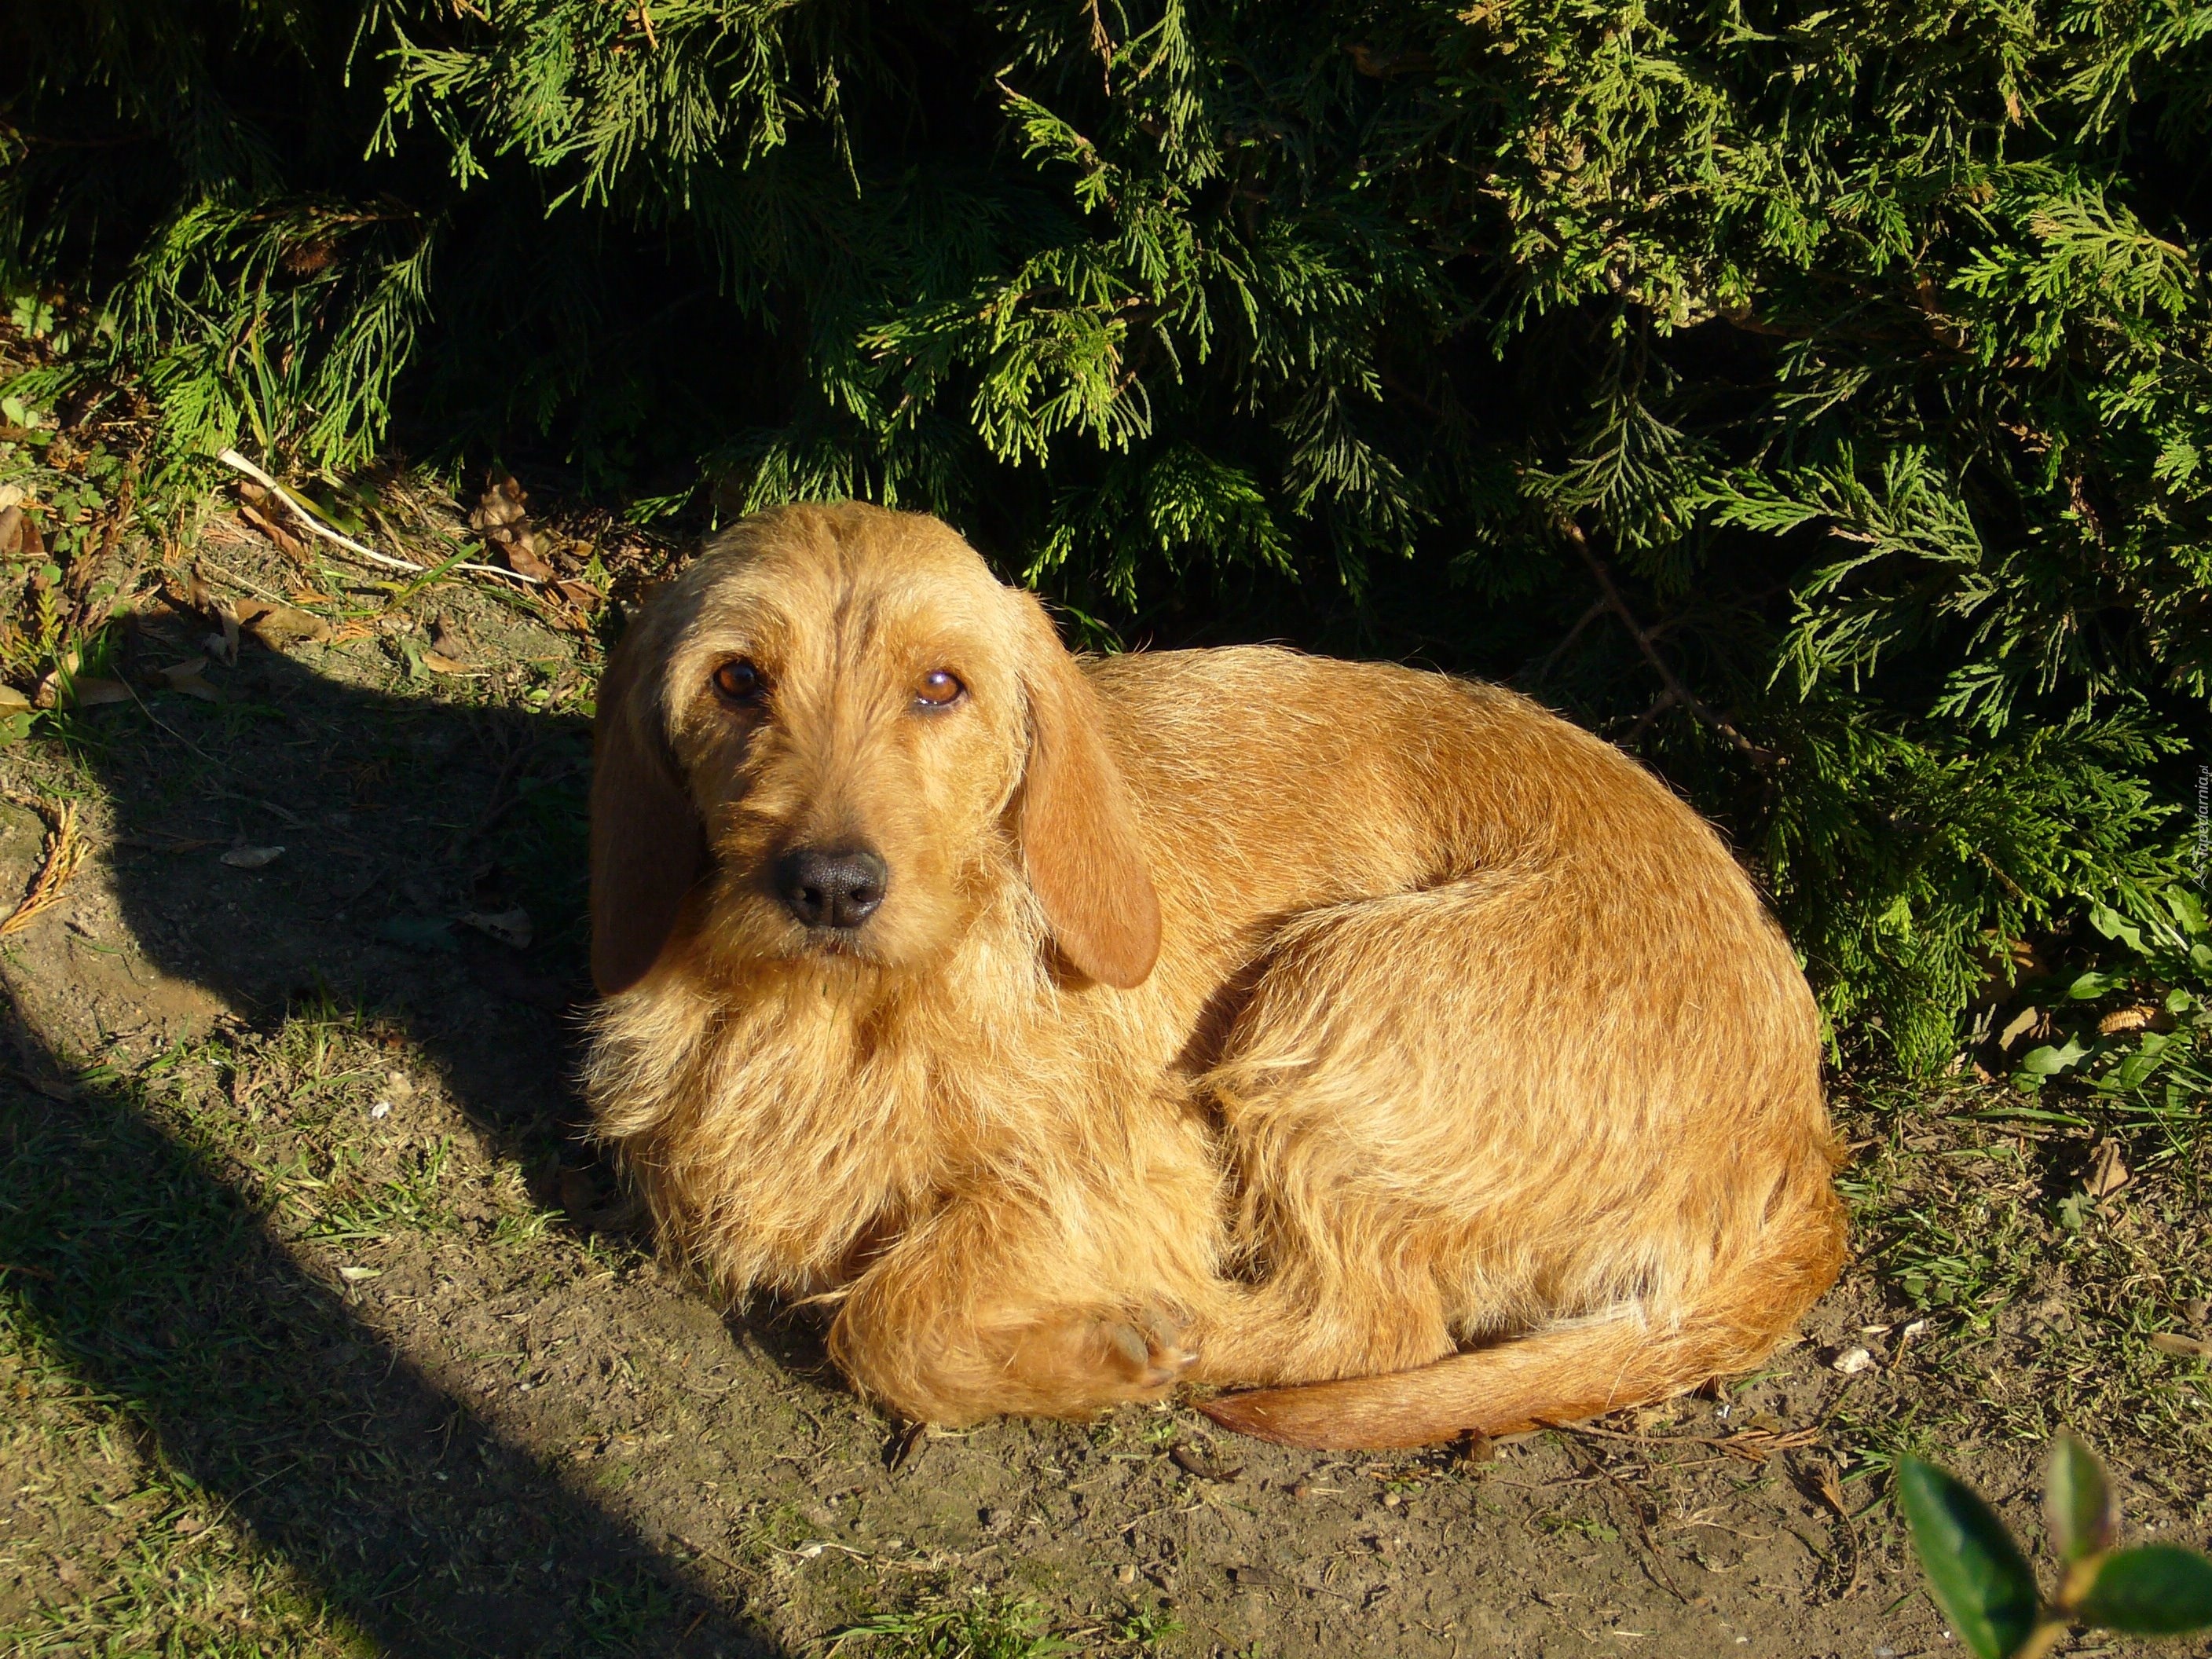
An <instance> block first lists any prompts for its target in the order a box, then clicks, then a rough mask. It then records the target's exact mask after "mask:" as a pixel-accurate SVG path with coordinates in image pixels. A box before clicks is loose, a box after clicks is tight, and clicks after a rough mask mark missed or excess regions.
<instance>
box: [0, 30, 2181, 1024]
mask: <svg viewBox="0 0 2212 1659" xmlns="http://www.w3.org/2000/svg"><path fill="white" fill-rule="evenodd" d="M7 27H8V31H9V34H8V38H9V39H10V40H12V41H13V43H14V44H13V46H12V48H11V50H10V51H9V52H4V53H0V59H4V60H6V61H9V62H10V63H12V65H13V67H12V68H7V69H0V77H5V78H6V82H7V84H5V85H0V166H4V173H0V277H4V279H5V280H6V282H7V283H9V285H10V286H12V287H14V288H15V289H22V288H24V287H25V286H27V285H33V284H37V285H65V286H66V287H67V288H68V289H70V291H71V292H73V293H75V294H76V295H81V296H84V297H87V298H88V299H90V300H91V301H94V303H95V304H96V305H97V307H98V308H99V310H100V315H101V318H102V323H101V329H102V332H101V335H100V338H101V340H102V342H103V350H104V352H105V354H106V362H105V365H104V367H105V368H107V369H112V368H117V367H122V368H129V369H130V370H131V371H132V372H135V373H137V374H143V376H144V377H145V378H146V380H147V381H148V383H149V386H151V387H152V389H153V390H154V391H155V392H156V394H157V395H158V397H159V398H161V400H162V402H163V404H164V406H165V408H166V409H167V416H168V422H167V435H168V441H169V442H170V444H171V446H172V448H173V454H174V456H176V457H182V456H186V455H189V454H191V453H204V452H205V451H206V450H207V449H209V448H210V447H220V444H221V443H222V442H236V443H240V444H242V445H244V446H246V447H248V448H251V449H253V450H255V451H256V452H257V453H265V454H268V455H271V456H273V457H275V458H276V461H277V462H278V463H279V464H281V465H287V466H290V467H293V468H312V467H328V468H334V469H344V468H348V467H351V466H356V465H359V464H360V463H362V461H363V460H365V459H367V458H368V457H369V456H370V455H372V454H374V453H378V452H380V451H381V450H383V449H386V448H387V447H391V446H392V445H394V444H400V445H404V446H406V447H409V448H410V449H411V450H412V451H413V452H414V453H418V454H422V453H429V454H435V455H441V456H445V457H449V458H453V459H464V458H466V459H481V458H482V457H483V456H485V455H486V454H488V453H492V452H494V451H499V452H501V453H507V454H508V455H511V456H515V457H519V458H527V457H534V458H536V459H537V460H538V463H539V464H540V465H544V466H546V467H557V468H564V469H567V474H568V477H571V478H572V479H573V480H574V483H576V485H577V486H578V487H580V488H582V489H590V490H594V491H602V492H614V493H619V494H620V495H623V497H624V498H625V499H627V500H628V501H630V502H632V503H633V504H634V508H635V511H637V512H639V513H652V512H656V511H675V510H678V509H679V508H682V507H686V506H689V507H690V508H692V509H693V510H695V511H702V512H703V511H705V510H708V507H709V504H710V503H711V504H712V507H713V508H714V510H717V511H720V512H724V513H727V512H730V511H735V510H741V509H744V508H746V507H756V506H760V505H763V504H767V503H770V502H775V501H784V500H789V499H793V498H797V497H807V496H818V495H844V494H853V495H864V496H867V497H871V498H872V499H876V500H879V501H885V502H888V503H891V504H895V505H908V506H915V507H928V508H931V509H933V510H935V511H938V512H940V513H945V514H946V515H947V516H948V517H950V518H951V520H953V521H954V522H955V523H956V524H957V525H959V526H962V527H963V529H964V530H966V531H967V532H969V534H970V536H971V537H972V538H974V539H975V540H976V541H977V543H978V544H979V545H981V546H982V547H983V548H984V549H985V550H987V552H988V553H990V554H991V555H992V556H994V558H996V559H997V560H998V561H999V562H1000V564H1001V566H1002V567H1003V568H1006V570H1007V571H1008V573H1009V574H1013V575H1017V576H1026V577H1027V578H1028V579H1030V580H1032V581H1034V582H1036V584H1038V585H1039V586H1042V587H1044V588H1045V589H1046V590H1048V592H1053V593H1054V594H1055V595H1056V596H1057V597H1059V598H1060V599H1063V600H1064V601H1065V602H1066V604H1067V605H1068V606H1069V607H1070V608H1071V609H1072V610H1073V611H1074V612H1076V613H1077V615H1078V616H1079V617H1081V618H1083V619H1085V624H1086V625H1087V626H1090V627H1091V628H1093V629H1096V630H1102V631H1109V632H1111V631H1118V632H1119V633H1120V634H1121V635H1122V636H1124V637H1128V638H1139V637H1146V638H1161V639H1176V638H1188V639H1190V640H1193V641H1215V640H1220V639H1225V638H1231V637H1237V636H1240V635H1241V636H1264V635H1276V636H1281V635H1288V636H1290V637H1292V638H1295V639H1297V640H1299V641H1302V642H1306V643H1310V644H1313V645H1316V646H1321V647H1330V648H1338V649H1355V650H1365V651H1369V652H1375V653H1394V654H1401V655H1409V656H1419V657H1421V658H1423V659H1427V660H1431V661H1435V662H1438V663H1441V664H1443V665H1448V666H1451V667H1454V668H1460V669H1465V670H1468V671H1475V672H1480V673H1486V674H1489V675H1492V676H1494V677H1498V678H1512V679H1514V680H1515V682H1516V684H1521V685H1522V686H1523V687H1524V688H1525V689H1527V690H1530V691H1531V692H1532V693H1534V695H1537V696H1541V697H1543V698H1545V699H1546V700H1547V701H1549V702H1553V703H1554V704H1555V705H1558V706H1560V707H1562V708H1566V709H1567V710H1569V711H1570V712H1571V713H1573V714H1576V715H1577V717H1578V718H1581V719H1583V720H1586V721H1589V722H1590V723H1592V724H1594V725H1596V726H1599V727H1600V729H1601V730H1604V731H1605V732H1607V733H1608V735H1611V736H1613V737H1614V738H1618V739H1620V740H1621V741H1624V742H1626V743H1628V744H1630V745H1631V746H1632V747H1634V748H1636V749H1638V750H1640V751H1641V752H1643V753H1644V755H1645V756H1646V757H1648V758H1650V760H1652V761H1653V763H1655V764H1656V765H1657V766H1659V767H1660V768H1661V769H1662V771H1664V772H1666V773H1667V774H1668V775H1669V776H1670V777H1671V778H1672V779H1673V780H1674V781H1676V783H1677V784H1678V785H1679V786H1680V787H1683V788H1685V789H1686V791H1688V792H1689V793H1692V795H1693V796H1694V797H1695V798H1696V799H1698V800H1699V803H1700V804H1701V805H1704V806H1705V807H1706V808H1708V809H1709V810H1711V811H1714V812H1715V813H1717V815H1718V816H1719V817H1721V818H1722V820H1723V823H1725V824H1726V825H1727V826H1728V828H1729V831H1730V833H1731V834H1732V835H1733V836H1735V839H1736V842H1737V845H1738V848H1739V849H1740V850H1741V852H1742V853H1743V854H1744V855H1745V856H1746V858H1747V860H1749V861H1750V862H1752V863H1753V865H1754V866H1756V867H1757V868H1758V870H1759V872H1760V873H1761V875H1762V877H1763V878H1764V879H1765V882H1766V883H1767V884H1768V885H1769V887H1770V890H1771V892H1772V894H1773V896H1774V898H1775V901H1776V902H1777V904H1778V908H1779V909H1780V910H1781V912H1782V914H1783V916H1784V920H1785V921H1786V922H1787V924H1788V926H1789V927H1790V931H1791V933H1792V936H1793V938H1794V939H1796V942H1797V944H1798V945H1799V947H1800V949H1801V951H1802V952H1803V954H1804V956H1805V957H1806V958H1807V961H1808V966H1809V968H1810V969H1811V970H1812V972H1813V974H1814V977H1815V979H1816V981H1817V982H1818V983H1819V984H1820V987H1821V989H1822V994H1823V996H1824V998H1825V1000H1826V1006H1827V1007H1828V1008H1829V1010H1830V1012H1831V1013H1832V1015H1833V1016H1835V1017H1836V1018H1837V1019H1838V1029H1839V1030H1840V1031H1842V1032H1843V1033H1844V1036H1845V1037H1846V1039H1847V1040H1863V1041H1865V1042H1870V1043H1874V1044H1876V1045H1879V1046H1881V1047H1882V1048H1886V1049H1887V1051H1888V1052H1889V1053H1891V1054H1893V1055H1894V1056H1895V1057H1896V1058H1898V1059H1899V1060H1901V1061H1903V1062H1904V1063H1905V1064H1906V1065H1908V1066H1930V1065H1934V1064H1936V1063H1938V1062H1940V1061H1942V1060H1945V1059H1947V1058H1948V1056H1949V1055H1950V1054H1952V1053H1953V1052H1954V1047H1955V1031H1956V1025H1955V1022H1956V1018H1957V1016H1958V1014H1959V1012H1960V1009H1961V1008H1962V1007H1964V1006H1966V1004H1967V1002H1968V1001H1969V1000H1970V999H1971V998H1972V996H1973V995H1974V994H1975V993H1976V991H1977V989H1978V987H1980V986H1981V985H1982V983H1983V982H1984V980H1985V978H1986V976H1987V975H1989V973H1990V969H1991V964H1992V963H1996V962H1999V961H2002V960H2003V959H2004V957H2005V956H2006V953H2007V951H2008V948H2009V945H2010V943H2011V942H2012V941H2014V940H2017V939H2021V938H2023V937H2027V936H2030V935H2033V934H2036V933H2040V932H2046V931H2049V930H2051V929H2054V928H2057V929H2064V928H2067V927H2071V926H2073V924H2074V923H2075V921H2077V920H2078V919H2079V918H2081V916H2083V915H2086V913H2087V908H2088V907H2089V906H2090V905H2091V904H2093V903H2095V904H2103V905H2106V906H2109V907H2112V909H2113V910H2114V911H2115V912H2117V913H2118V914H2119V915H2132V916H2136V917H2139V918H2149V917H2154V916H2158V915H2164V914H2165V909H2166V904H2165V901H2166V897H2167V896H2169V893H2170V891H2171V890H2172V889H2173V888H2174V887H2175V886H2176V885H2177V884H2188V883H2193V882H2194V881H2195V880H2196V879H2197V872H2192V871H2191V870H2190V869H2189V868H2187V867H2186V866H2187V855H2186V853H2185V846H2184V842H2185V836H2188V835H2190V834H2191V833H2193V825H2192V824H2191V823H2189V822H2188V821H2187V814H2186V812H2185V811H2184V810H2183V805H2182V804H2183V802H2184V800H2185V798H2186V797H2188V796H2189V795H2191V794H2192V793H2193V790H2194V778H2195V775H2194V770H2193V768H2192V767H2191V766H2190V764H2189V763H2188V762H2187V761H2186V760H2185V759H2184V754H2185V749H2186V747H2187V745H2188V744H2190V743H2191V741H2198V742H2200V743H2201V740H2202V739H2203V737H2204V736H2205V734H2206V730H2207V720H2206V714H2207V701H2208V697H2212V632H2209V631H2208V629H2207V625H2206V624H2207V611H2208V586H2212V580H2208V579H2212V533H2208V502H2212V301H2208V294H2207V285H2206V280H2205V277H2204V275H2203V252H2204V243H2203V240H2201V230H2202V228H2203V222H2204V221H2205V219H2206V218H2207V216H2208V210H2212V196H2208V190H2207V183H2206V173H2205V164H2206V161H2205V158H2206V155H2207V153H2208V152H2207V144H2208V140H2212V131H2208V127H2212V41H2208V36H2212V5H2208V4H2204V3H2198V0H1916V3H1912V4H1901V3H1896V0H1845V3H1840V4H1836V5H1832V6H1813V5H1809V4H1808V5H1790V4H1770V3H1740V0H1729V3H1723V4H1719V5H1710V6H1708V5H1694V6H1693V5H1690V4H1686V3H1672V0H1668V3H1658V0H1650V3H1639V0H1628V3H1613V0H1605V3H1600V0H1478V3H1474V4H1473V5H1472V6H1468V7H1465V8H1461V7H1454V6H1443V5H1434V4H1425V3H1415V0H1369V3H1362V4H1353V3H1349V0H1334V3H1312V4H1295V5H1293V4H1285V3H1280V0H1213V3H1186V0H1133V3H1127V4H1121V3H1115V0H1087V3H1086V0H1055V3H1043V0H1004V3H995V4H992V3H983V4H963V3H942V4H914V3H909V4H905V5H898V4H874V5H868V4H862V3H860V0H644V3H634V0H230V3H217V0H128V3H126V0H45V3H40V4H36V5H33V4H31V3H28V0H15V3H14V4H13V5H12V6H11V8H10V21H9V24H8V26H7ZM83 361H85V360H82V359H81V360H80V362H83ZM102 367H103V365H102V364H100V363H98V362H94V363H92V364H91V366H90V368H81V369H78V370H76V371H74V372H76V373H94V372H100V370H101V368H102ZM2200 752H2201V751H2200ZM2208 758H2212V757H2208ZM2084 936H2085V937H2086V933H2085V935H2084Z"/></svg>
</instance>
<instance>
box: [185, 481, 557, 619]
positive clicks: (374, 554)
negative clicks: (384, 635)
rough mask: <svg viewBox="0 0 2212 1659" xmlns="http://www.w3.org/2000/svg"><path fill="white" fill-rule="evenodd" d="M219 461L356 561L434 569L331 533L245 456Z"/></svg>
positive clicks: (479, 570)
mask: <svg viewBox="0 0 2212 1659" xmlns="http://www.w3.org/2000/svg"><path fill="white" fill-rule="evenodd" d="M216 459H217V460H219V461H221V462H222V464H223V465H225V466H227V467H229V468H230V469H232V470H233V471H237V472H243V473H244V474H245V475H246V477H249V478H251V479H252V480H253V481H254V483H258V484H259V485H260V486H261V487H262V488H263V489H266V490H268V491H269V492H270V494H271V495H275V496H276V498H277V499H278V500H279V501H283V503H284V505H285V506H287V507H290V508H291V509H292V511H293V512H294V513H295V514H296V515H298V518H299V520H300V522H301V524H303V525H305V526H307V528H308V529H309V530H310V531H312V532H314V533H315V534H316V535H318V536H319V537H321V538H323V539H324V540H325V541H326V542H329V543H331V544H333V545H335V546H338V547H342V548H343V549H345V550H346V551H347V552H349V553H351V554H352V555H354V556H355V557H356V558H362V559H366V560H368V562H370V563H371V564H380V565H382V566H383V567H384V568H386V569H387V570H407V571H412V572H413V573H414V574H416V575H418V576H419V575H421V574H423V573H424V572H426V571H428V570H429V569H431V568H432V567H431V566H429V565H427V564H417V563H416V562H415V561H414V560H412V559H400V558H394V557H393V556H392V555H391V554H389V553H380V552H378V551H377V550H375V549H374V548H373V547H364V546H362V544H361V543H359V542H357V541H356V540H354V538H352V537H350V536H342V535H340V534H339V533H338V532H337V531H335V530H333V529H331V527H330V526H328V525H326V524H325V523H323V522H322V520H319V519H318V518H316V516H315V515H314V514H313V513H311V512H309V511H308V510H307V507H305V506H304V505H302V504H301V501H300V499H299V497H297V496H296V495H293V494H292V493H291V492H290V491H289V490H288V489H285V488H284V486H283V484H280V483H277V482H276V479H274V478H272V477H270V476H269V475H268V474H267V473H266V472H264V471H262V470H261V469H260V468H259V467H258V466H256V465H254V464H253V463H252V462H251V461H249V460H247V459H246V457H245V456H243V455H241V454H240V453H238V452H237V451H236V450H234V449H226V450H224V451H223V452H222V454H220V455H218V456H216ZM448 568H451V569H454V570H466V571H470V572H472V573H473V574H477V575H479V576H501V577H504V578H506V580H508V581H511V582H522V583H525V584H526V585H527V586H532V587H543V586H544V585H545V584H544V582H542V581H540V580H538V578H537V577H535V576H526V575H524V574H522V573H521V572H520V570H505V569H502V568H500V567H499V566H498V565H495V564H471V563H469V562H466V561H465V560H464V561H458V562H455V563H453V565H451V566H450V567H448Z"/></svg>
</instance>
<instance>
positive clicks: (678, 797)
mask: <svg viewBox="0 0 2212 1659" xmlns="http://www.w3.org/2000/svg"><path fill="white" fill-rule="evenodd" d="M654 643H655V641H653V630H652V629H649V628H644V627H633V628H631V629H630V630H629V633H628V634H626V635H623V640H622V642H621V643H620V644H619V645H617V647H615V650H614V654H613V656H612V657H611V658H610V659H608V662H607V671H606V673H605V676H604V677H603V678H601V680H600V682H599V719H598V720H597V721H596V723H595V725H594V727H593V730H592V983H593V984H594V985H596V986H598V987H599V993H600V994H601V995H603V996H612V995H613V994H615V993H616V992H617V991H626V990H628V989H629V987H631V986H633V985H635V984H636V983H637V981H639V980H641V979H643V978H644V977H645V975H646V974H647V971H648V970H649V969H651V968H652V966H653V963H654V962H655V961H657V960H658V959H659V956H660V947H661V946H662V945H665V944H666V943H667V941H668V934H669V930H670V929H671V928H672V927H675V925H676V913H677V912H678V910H679V909H681V908H683V904H684V895H685V894H687V893H689V892H690V890H691V886H692V884H693V883H694V882H696V881H697V880H698V878H699V876H700V874H701V872H703V871H704V870H705V869H706V867H707V861H708V860H707V835H706V830H705V829H704V827H703V826H702V824H701V823H700V822H699V812H698V809H697V808H696V806H695V805H693V804H692V801H691V795H690V791H689V790H687V789H685V788H684V780H683V779H682V778H681V777H680V776H679V775H678V773H677V770H676V763H675V761H674V758H673V757H671V755H670V754H669V752H668V740H667V736H666V733H665V732H664V731H663V730H662V727H661V720H660V714H659V710H658V709H657V708H655V707H654V706H653V703H654V699H653V676H652V673H651V669H652V667H653V645H654Z"/></svg>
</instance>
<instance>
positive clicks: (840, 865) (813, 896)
mask: <svg viewBox="0 0 2212 1659" xmlns="http://www.w3.org/2000/svg"><path fill="white" fill-rule="evenodd" d="M890 878H891V872H890V866H888V865H886V864H885V863H884V861H883V860H881V859H879V858H878V857H877V856H876V855H875V854H873V853H871V852H869V851H868V850H867V848H864V847H841V848H832V849H830V850H828V851H824V850H823V849H822V848H814V847H799V848H793V850H792V851H790V852H788V853H786V854H784V855H783V856H782V857H781V859H778V860H776V865H775V890H776V896H778V897H779V898H781V899H782V901H783V902H784V905H785V907H786V908H787V909H789V910H790V912H791V914H792V915H794V916H797V917H798V918H799V921H802V922H804V923H805V924H806V926H808V927H859V926H860V924H861V923H862V922H864V921H866V920H867V919H868V918H869V916H871V915H873V914H874V913H875V908H876V907H877V906H878V905H879V904H881V903H882V902H884V888H886V887H888V886H889V885H890Z"/></svg>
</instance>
